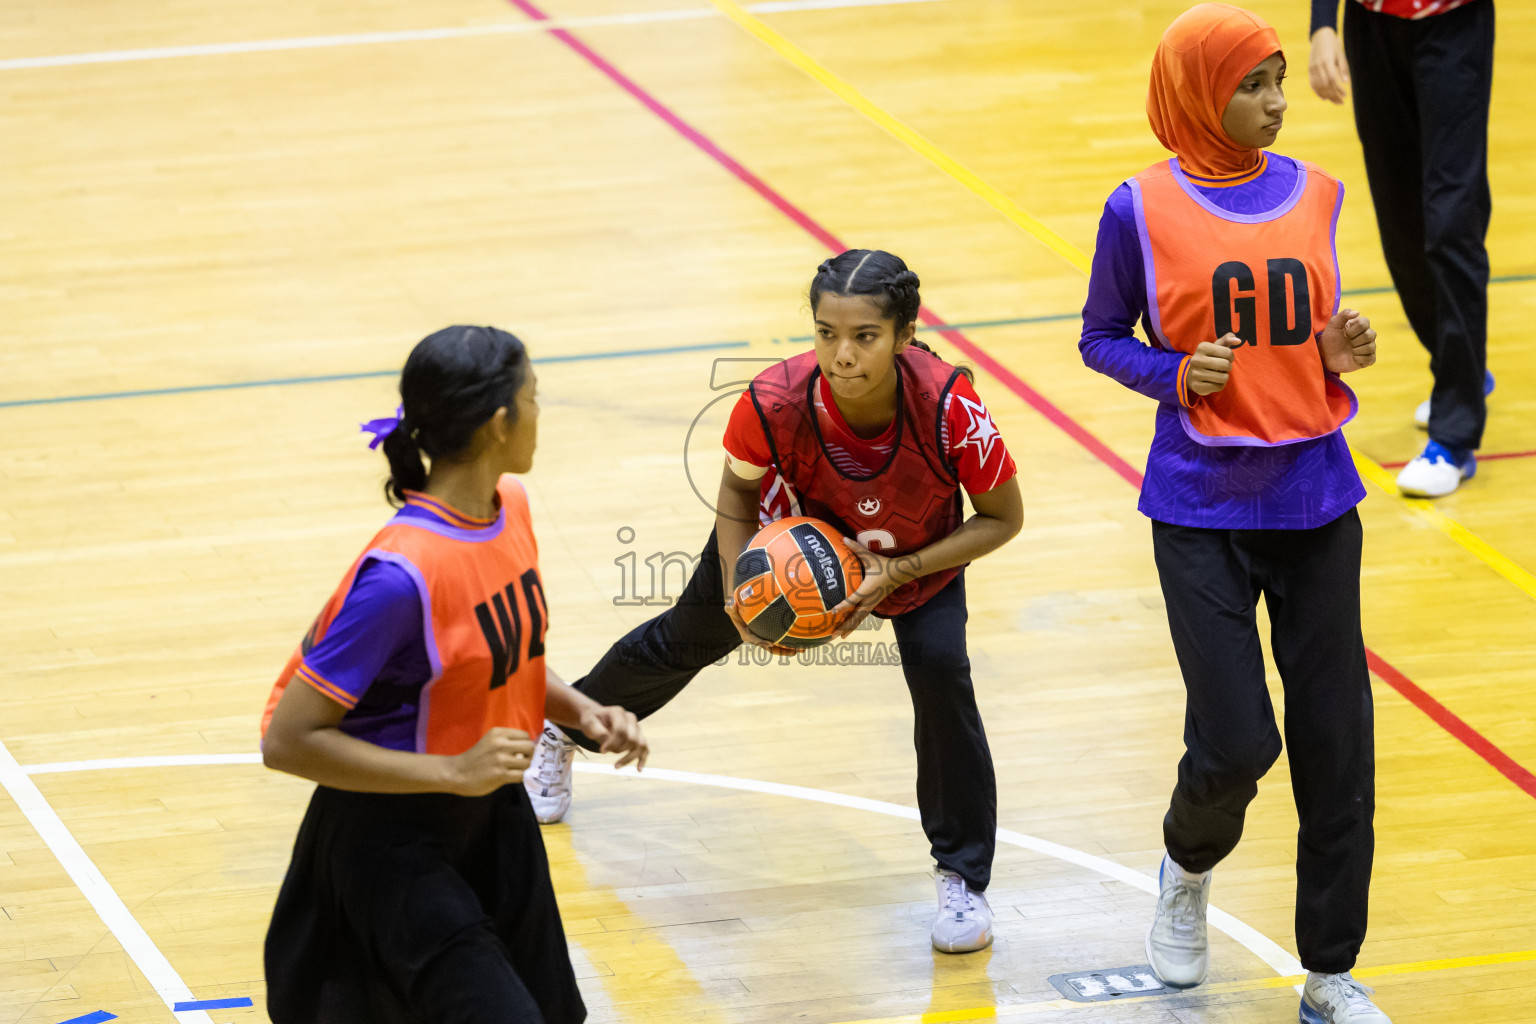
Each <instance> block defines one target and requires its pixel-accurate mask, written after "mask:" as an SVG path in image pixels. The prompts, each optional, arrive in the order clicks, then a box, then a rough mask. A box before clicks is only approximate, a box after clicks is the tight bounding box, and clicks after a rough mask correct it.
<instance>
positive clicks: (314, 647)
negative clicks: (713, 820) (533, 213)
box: [262, 327, 647, 1024]
mask: <svg viewBox="0 0 1536 1024" xmlns="http://www.w3.org/2000/svg"><path fill="white" fill-rule="evenodd" d="M534 386H535V382H534V373H533V368H532V366H530V365H529V362H528V356H527V353H526V352H525V351H524V349H523V345H522V343H521V342H520V341H518V340H517V339H516V338H515V337H513V336H512V335H510V334H508V333H507V332H505V331H500V330H497V329H495V328H487V327H450V328H447V329H446V330H442V331H438V332H437V333H436V334H433V335H431V336H429V337H427V338H426V339H424V340H423V341H422V342H421V343H420V344H418V345H417V346H416V348H415V349H414V350H413V351H412V352H411V355H410V358H409V359H408V360H407V361H406V364H405V370H404V372H403V373H402V374H401V377H400V397H401V400H402V406H401V409H402V412H403V416H401V417H400V418H399V419H398V420H397V419H395V418H393V417H391V418H388V419H385V420H376V421H374V422H373V423H370V424H368V425H367V427H366V428H365V429H369V430H372V431H374V432H375V433H376V435H377V437H376V439H375V441H374V443H373V444H374V445H377V444H378V443H379V441H380V440H382V442H383V445H384V452H385V454H386V455H387V456H388V457H389V465H390V480H389V484H388V489H389V492H390V494H391V495H392V497H393V498H394V499H395V500H397V501H399V502H401V503H402V505H403V507H402V508H400V510H399V511H398V512H397V513H396V514H395V516H394V517H393V518H392V519H391V520H390V521H389V522H388V524H386V525H385V527H384V528H383V529H382V530H381V531H379V533H378V534H377V535H376V536H375V537H374V538H373V540H372V541H371V542H370V543H369V544H368V547H367V548H366V549H365V550H364V552H363V553H362V555H360V556H359V557H358V558H357V560H356V561H355V562H354V563H353V564H352V567H351V568H350V569H349V570H348V571H347V573H346V575H345V576H344V577H343V578H342V581H341V585H340V586H339V587H337V589H336V592H335V594H334V595H332V597H331V599H330V600H329V601H328V602H327V603H326V605H325V607H324V608H323V609H322V610H321V613H320V616H319V618H318V619H316V621H315V624H314V625H313V626H312V627H311V628H310V631H309V633H308V635H306V636H305V637H304V641H303V643H302V644H301V645H300V647H299V649H298V650H297V651H296V652H295V653H294V655H293V657H292V658H291V659H290V661H289V663H288V666H287V667H286V668H285V669H284V670H283V673H282V676H281V678H279V680H278V682H277V685H276V687H274V689H273V691H272V697H271V699H270V700H269V701H268V704H267V711H266V715H265V716H264V718H263V722H262V729H263V738H262V756H263V759H264V760H265V761H266V763H267V765H268V766H269V767H272V768H276V769H279V770H281V771H285V772H290V773H292V774H294V775H299V776H302V777H304V778H306V779H312V780H313V781H315V782H317V783H319V786H318V787H317V788H316V790H315V793H314V796H313V797H312V798H311V800H310V805H309V811H308V813H307V814H306V815H305V817H304V822H303V824H302V825H301V826H300V828H299V835H298V840H297V842H296V844H295V846H294V851H293V861H292V863H291V864H290V866H289V868H288V875H287V877H286V878H285V879H284V881H283V886H282V890H281V891H280V892H279V894H278V898H277V907H276V909H275V910H274V911H273V913H272V924H271V927H270V929H269V930H268V932H267V944H266V970H267V1006H268V1012H269V1014H270V1016H271V1018H272V1020H273V1022H274V1024H330V1022H339V1021H368V1022H370V1024H416V1022H424V1021H431V1022H443V1024H449V1022H452V1024H461V1022H462V1024H471V1022H473V1024H493V1022H494V1024H540V1022H542V1024H580V1022H581V1021H582V1020H584V1019H585V1018H586V1008H585V1006H584V1005H583V1004H582V1000H581V994H580V992H579V991H578V990H577V988H576V979H575V976H574V974H573V973H572V970H571V963H570V958H569V955H568V953H567V950H566V945H565V936H564V933H563V931H562V930H561V926H560V913H559V911H558V909H557V908H556V906H555V897H554V891H553V890H552V888H551V886H550V879H549V864H548V862H547V861H546V860H545V856H544V843H543V839H542V837H541V836H540V835H539V827H538V822H537V821H536V820H535V819H534V816H533V811H532V808H531V807H530V806H529V803H528V797H527V794H526V792H525V791H524V789H523V787H522V786H521V785H517V783H519V782H521V781H522V776H523V772H524V771H525V770H526V768H527V765H528V760H529V757H530V755H531V754H532V752H533V742H532V741H531V739H530V736H531V735H532V734H533V733H536V732H538V731H539V730H540V729H541V728H542V723H543V722H544V720H545V718H546V717H548V718H549V719H550V720H552V721H555V722H558V723H561V724H563V725H568V726H571V727H573V728H580V729H581V730H582V732H583V733H584V734H586V735H587V736H589V737H591V738H592V740H593V741H594V742H595V743H596V744H597V745H598V747H599V748H600V749H602V750H604V751H613V752H617V753H619V754H620V755H621V757H620V760H619V764H621V765H622V764H625V763H628V762H631V761H633V762H635V763H637V764H644V762H645V759H646V754H647V749H646V744H645V739H644V737H643V736H642V735H641V732H640V728H639V725H638V723H637V722H636V720H635V717H634V715H632V714H630V713H629V712H627V711H624V710H623V709H621V708H614V707H601V706H599V705H598V704H597V703H595V702H594V701H593V700H591V699H590V698H588V697H585V696H583V695H582V694H580V693H578V692H577V691H576V690H574V689H572V688H571V687H569V686H566V685H565V684H564V683H562V682H561V681H560V680H559V679H558V678H556V676H555V675H554V673H553V672H551V671H550V670H548V669H547V668H546V667H545V664H544V634H545V630H546V628H547V626H548V622H549V613H548V609H547V607H546V605H545V602H544V590H543V586H542V585H541V583H540V579H539V569H538V546H537V544H536V542H535V541H534V537H533V530H532V528H531V525H530V523H529V516H528V498H527V494H526V493H525V491H524V490H523V486H522V484H521V483H519V482H518V481H517V480H516V479H515V478H514V477H513V476H511V474H513V473H526V472H527V471H528V469H529V468H530V467H531V466H532V464H533V451H534V444H535V440H536V437H537V424H538V414H539V407H538V402H537V400H536V398H535V395H534ZM423 454H425V455H426V456H427V457H428V459H429V460H430V469H428V468H426V467H425V466H423V463H422V455H423ZM295 684H297V685H295Z"/></svg>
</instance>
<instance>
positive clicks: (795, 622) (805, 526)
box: [735, 516, 864, 648]
mask: <svg viewBox="0 0 1536 1024" xmlns="http://www.w3.org/2000/svg"><path fill="white" fill-rule="evenodd" d="M863 581H864V568H863V566H862V565H861V564H860V562H859V559H858V556H856V555H855V554H854V553H853V552H852V551H849V550H848V548H847V546H846V545H844V544H843V542H842V538H841V536H840V531H839V530H838V529H837V528H836V527H834V526H832V525H831V524H829V523H824V522H822V521H821V520H819V519H811V518H809V517H807V516H791V517H789V518H786V519H780V520H778V521H777V522H774V523H770V524H769V525H768V526H766V527H764V528H763V529H762V530H761V531H759V532H758V534H757V536H756V537H753V538H752V543H750V544H748V545H747V547H746V550H745V551H743V552H742V553H741V557H740V558H738V559H737V560H736V594H735V597H736V605H737V607H738V608H739V609H740V611H741V617H742V619H743V620H745V621H746V623H747V627H748V628H749V629H751V630H752V632H754V633H756V634H757V635H758V636H760V637H762V638H763V639H764V640H767V641H769V642H770V643H775V644H778V645H780V646H782V647H801V648H804V647H819V646H820V645H822V644H824V643H826V642H827V641H828V640H830V639H832V637H833V635H834V634H835V633H836V632H837V630H838V626H839V625H840V622H839V619H840V618H841V616H834V615H833V614H832V609H833V608H836V607H837V606H838V605H839V604H841V603H842V602H843V600H844V599H845V598H847V596H848V594H849V592H850V591H852V590H853V589H855V588H857V587H858V585H859V584H860V583H862V582H863Z"/></svg>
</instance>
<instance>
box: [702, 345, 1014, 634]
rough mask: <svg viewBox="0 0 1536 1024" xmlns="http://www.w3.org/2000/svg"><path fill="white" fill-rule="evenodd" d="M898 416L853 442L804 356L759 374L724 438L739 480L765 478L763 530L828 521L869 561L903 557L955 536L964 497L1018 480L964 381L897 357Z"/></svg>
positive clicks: (929, 589) (923, 584)
mask: <svg viewBox="0 0 1536 1024" xmlns="http://www.w3.org/2000/svg"><path fill="white" fill-rule="evenodd" d="M896 367H897V372H898V374H899V377H898V382H899V386H898V391H897V415H896V417H895V418H894V419H893V420H892V421H891V425H890V426H889V427H888V428H887V429H886V430H885V431H884V432H883V433H882V434H881V435H880V436H879V437H876V438H860V437H858V436H857V435H855V434H854V433H853V431H852V430H850V429H849V428H848V425H847V423H846V422H845V421H844V420H843V418H842V416H841V415H840V414H839V412H838V409H837V403H836V401H835V400H834V398H833V396H832V391H831V388H830V386H828V385H827V383H826V381H825V380H824V379H823V378H822V376H821V372H820V370H819V369H818V368H817V365H816V353H815V352H804V353H801V354H800V355H798V356H794V357H792V358H790V359H786V360H784V361H782V362H780V363H778V364H776V365H775V366H774V367H772V368H771V369H769V370H765V371H764V372H763V373H761V374H759V375H758V377H757V378H756V379H755V380H754V381H753V382H752V387H751V390H750V391H749V392H748V393H747V394H746V395H743V396H742V399H741V401H740V402H738V404H737V406H736V408H735V409H734V410H733V412H732V414H731V422H730V424H729V426H728V427H727V429H726V435H725V448H726V451H727V453H729V455H730V456H731V459H732V462H733V468H734V470H735V471H736V472H737V473H738V474H740V475H743V476H746V477H747V478H749V479H750V478H751V476H752V475H753V468H754V467H755V468H756V469H763V468H765V467H771V468H768V469H767V471H766V472H765V473H764V474H763V476H762V483H761V486H760V490H759V494H760V507H759V516H760V518H761V520H762V521H763V522H764V523H765V524H766V523H768V522H772V521H773V520H775V519H779V518H782V517H784V516H786V515H808V516H813V517H815V518H817V519H824V520H826V521H828V522H830V523H833V524H834V525H836V526H838V527H839V528H840V529H842V530H843V531H844V532H845V533H846V535H847V536H850V537H854V538H856V539H857V540H858V541H859V542H860V543H862V544H864V545H865V546H866V547H868V548H870V549H871V550H873V551H878V552H880V553H881V554H883V555H887V556H898V555H903V554H909V553H911V552H914V551H918V550H920V549H922V548H924V547H926V546H928V545H929V544H932V543H934V542H935V541H937V540H938V539H940V538H941V537H945V536H947V535H949V534H950V533H952V532H953V531H954V530H955V529H956V528H957V527H958V526H959V525H960V521H961V503H960V494H959V490H960V488H961V487H962V486H963V487H965V489H966V490H967V491H969V492H971V493H973V494H981V493H984V492H986V491H990V490H992V489H993V488H995V487H997V486H998V485H999V484H1001V483H1004V482H1006V481H1007V480H1008V479H1009V478H1010V477H1012V476H1013V475H1014V473H1015V468H1014V464H1013V460H1012V458H1010V457H1009V455H1008V452H1007V449H1006V447H1005V446H1004V445H1003V443H1002V438H1001V436H1000V435H999V433H998V430H997V426H996V425H995V424H994V423H993V422H992V417H991V416H990V415H988V413H987V410H986V407H985V406H983V405H982V404H981V400H980V399H978V398H977V397H976V392H975V389H974V388H972V387H971V384H970V381H968V380H967V379H966V378H965V377H964V376H963V375H961V374H960V372H959V371H958V370H956V369H955V368H954V367H953V366H950V365H949V364H948V363H945V362H944V361H943V360H941V359H939V358H938V357H937V356H934V355H933V354H931V353H929V352H926V351H924V350H921V349H917V348H908V349H906V350H905V351H903V352H902V353H901V354H900V355H898V356H897V357H896ZM958 572H959V569H958V568H954V569H945V570H942V571H939V572H935V573H930V574H928V575H926V576H922V577H919V578H918V579H916V580H913V581H912V582H910V583H908V584H906V585H905V586H902V587H900V588H898V589H897V590H896V591H894V592H893V593H892V594H891V595H890V596H889V597H887V598H886V599H885V600H884V601H882V602H881V603H880V606H879V608H878V609H877V611H878V612H879V613H880V614H881V615H886V616H891V615H900V614H902V613H903V612H906V611H910V610H912V609H913V608H916V607H918V606H920V605H922V604H923V603H924V602H926V601H927V600H928V599H929V598H930V597H932V596H933V595H934V594H936V593H938V591H939V590H941V589H943V587H944V586H945V585H946V584H948V583H949V581H950V580H952V579H953V578H954V577H955V576H956V574H957V573H958Z"/></svg>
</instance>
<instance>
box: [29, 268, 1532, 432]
mask: <svg viewBox="0 0 1536 1024" xmlns="http://www.w3.org/2000/svg"><path fill="white" fill-rule="evenodd" d="M1528 281H1536V274H1503V275H1500V276H1498V277H1490V278H1489V279H1488V283H1489V284H1521V283H1524V282H1528ZM1395 290H1396V289H1394V288H1393V287H1392V286H1391V285H1380V286H1378V287H1372V288H1347V289H1345V291H1344V294H1345V295H1386V294H1389V293H1391V292H1393V291H1395ZM1081 316H1082V314H1081V313H1050V314H1047V315H1045V316H1011V317H1003V318H1001V319H997V320H964V321H958V322H956V323H946V324H935V325H932V326H930V325H927V324H920V325H918V328H917V329H918V330H919V331H979V330H984V329H986V328H988V327H1020V326H1023V325H1025V324H1047V323H1057V322H1060V321H1065V320H1077V319H1079V318H1080V317H1081ZM782 340H783V341H787V342H789V343H791V344H804V343H805V342H807V341H814V340H815V338H814V336H813V335H810V334H800V335H795V336H793V337H790V338H784V339H782ZM773 341H774V343H775V344H777V343H778V342H779V341H780V339H779V338H774V339H773ZM750 344H751V342H746V341H710V342H705V343H703V344H701V345H671V346H667V347H664V348H634V349H621V350H619V351H616V352H582V353H578V354H576V355H569V356H544V357H542V358H538V359H535V360H534V362H535V363H584V362H591V361H593V360H599V359H632V358H634V357H636V356H665V355H675V354H677V353H679V352H708V351H710V350H712V349H722V348H746V347H747V346H748V345H750ZM399 372H400V371H399V370H366V371H364V372H362V373H332V374H325V375H323V376H317V377H273V378H271V379H268V380H242V381H232V382H230V383H228V384H192V385H188V386H186V387H179V388H146V389H144V390H142V391H101V392H95V393H92V394H85V395H59V396H57V397H55V398H18V399H14V400H12V401H9V402H0V409H15V408H19V407H21V406H24V405H61V404H64V403H66V402H101V401H106V400H107V399H111V398H148V397H152V396H156V395H185V394H191V393H194V392H199V391H234V390H238V389H242V388H271V387H282V386H284V385H288V384H324V383H328V382H331V381H340V380H366V379H367V378H370V377H393V376H395V375H396V374H397V373H399Z"/></svg>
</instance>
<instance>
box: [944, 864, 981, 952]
mask: <svg viewBox="0 0 1536 1024" xmlns="http://www.w3.org/2000/svg"><path fill="white" fill-rule="evenodd" d="M933 883H934V888H936V889H937V890H938V900H939V913H938V916H937V917H935V918H934V920H933V936H932V937H933V948H934V949H936V950H938V951H939V952H940V953H974V952H975V951H976V950H978V949H986V948H987V947H988V946H990V945H992V908H991V906H989V905H988V903H987V898H986V896H984V895H982V894H981V893H979V892H973V891H972V890H971V887H970V886H968V885H966V884H965V879H963V878H961V877H960V876H959V875H957V874H955V873H954V872H953V871H945V870H944V869H943V868H940V869H938V870H936V871H935V872H934V874H933Z"/></svg>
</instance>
